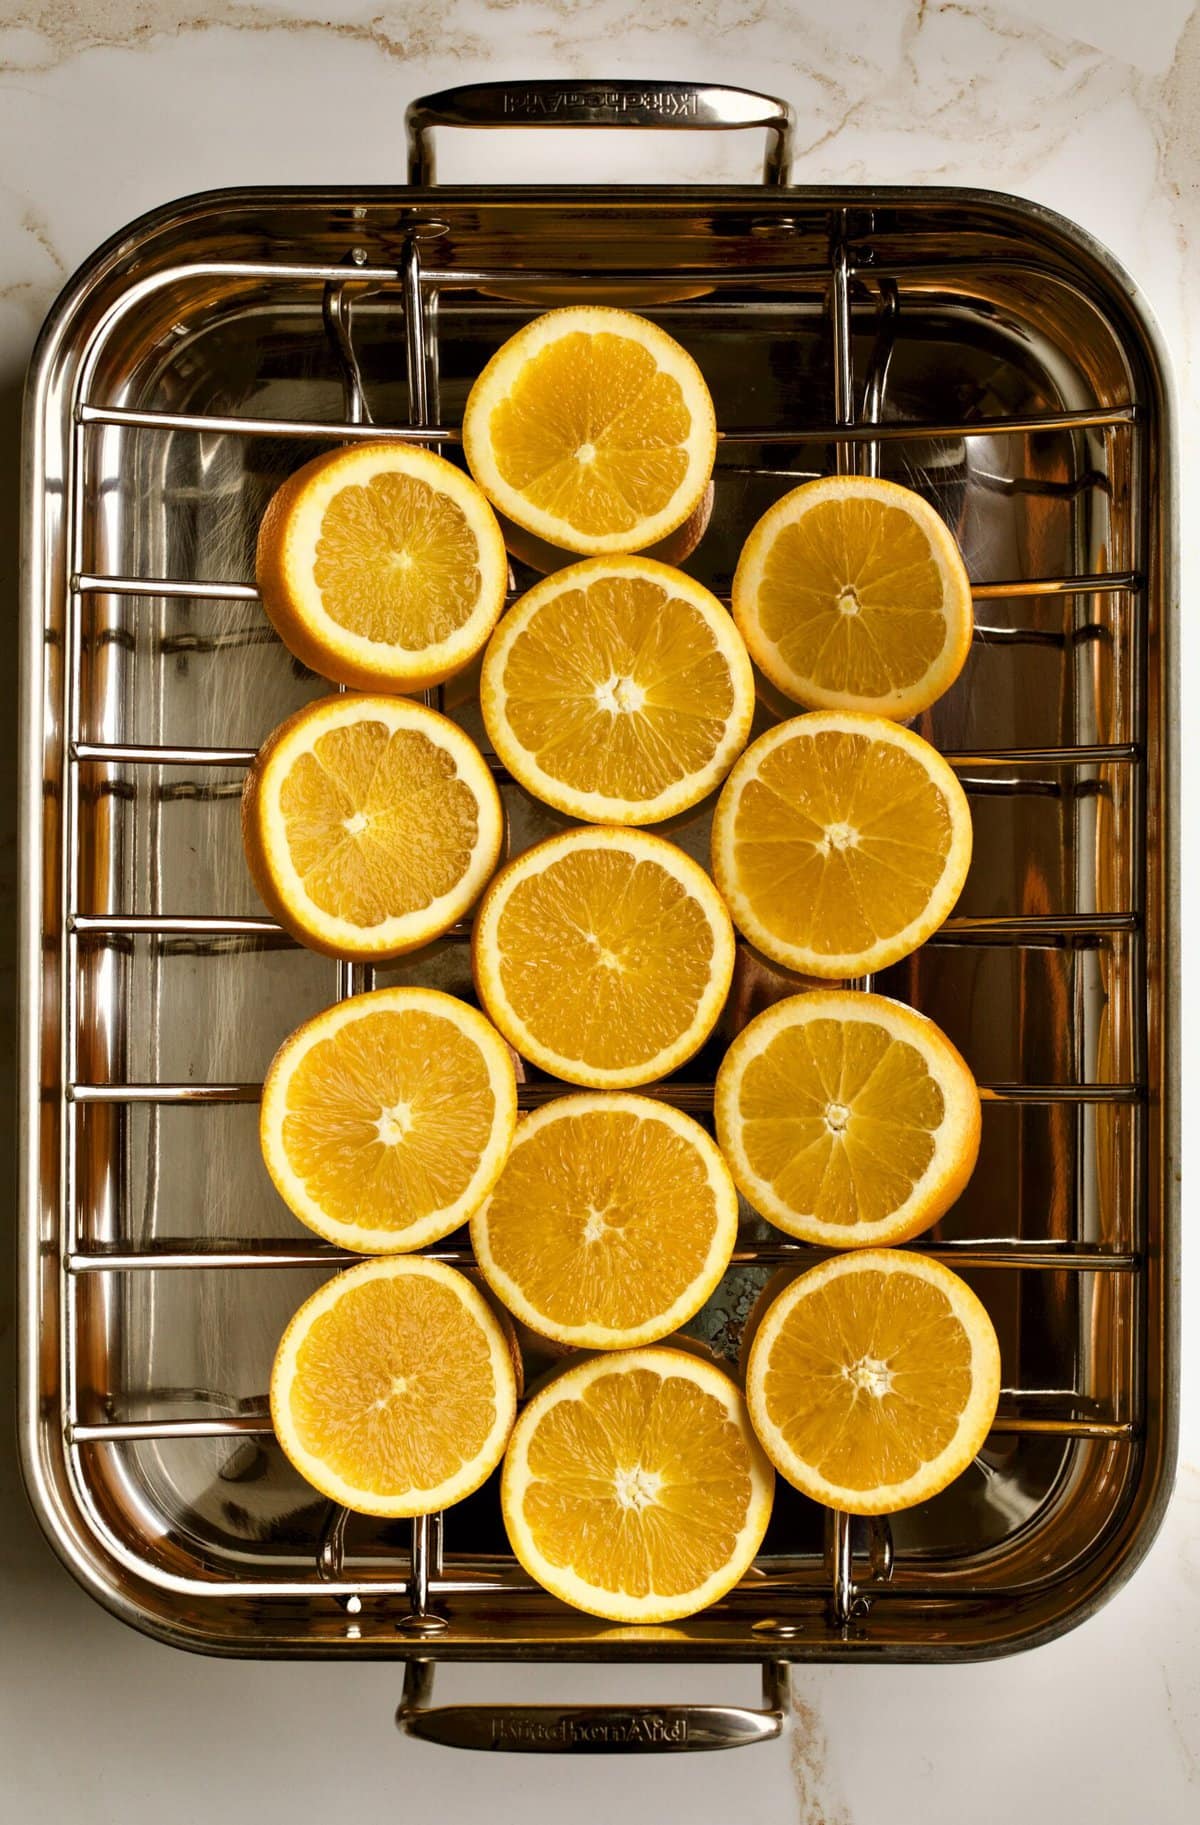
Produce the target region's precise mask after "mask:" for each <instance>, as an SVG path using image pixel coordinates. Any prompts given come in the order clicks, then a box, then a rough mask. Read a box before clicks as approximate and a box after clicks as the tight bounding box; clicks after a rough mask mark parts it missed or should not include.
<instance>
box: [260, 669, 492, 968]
mask: <svg viewBox="0 0 1200 1825" xmlns="http://www.w3.org/2000/svg"><path fill="white" fill-rule="evenodd" d="M242 835H243V838H244V841H245V848H246V860H247V862H248V864H249V867H250V873H251V875H252V876H253V878H254V885H255V886H256V887H257V889H258V891H259V893H260V895H261V896H262V899H263V901H264V902H265V904H266V906H267V908H268V909H269V911H270V912H271V913H272V914H273V915H274V916H275V918H277V919H278V920H279V923H280V924H281V925H282V926H284V927H285V928H286V930H288V931H289V932H291V934H292V936H293V937H294V938H298V939H299V940H300V942H301V943H302V944H308V945H310V946H311V947H312V948H313V949H314V950H319V951H325V952H327V953H328V954H329V955H330V956H335V957H359V958H363V959H367V960H370V959H378V958H385V957H398V956H400V955H402V954H403V953H404V952H405V951H410V950H416V949H417V948H418V947H419V946H420V945H422V944H428V943H429V941H430V939H432V938H436V937H438V936H439V935H440V934H441V933H442V932H444V931H445V930H446V929H447V928H448V927H449V926H451V925H453V924H454V921H455V920H456V919H459V918H461V917H462V915H463V913H465V912H466V911H467V909H468V907H470V906H471V905H472V904H473V902H474V901H475V900H476V899H477V898H478V896H479V894H480V892H481V891H482V889H483V887H484V886H485V884H486V882H487V880H488V878H489V877H490V875H491V873H492V871H493V869H494V868H495V866H496V863H497V862H498V861H499V859H500V850H501V847H502V845H503V841H504V821H503V816H502V813H501V809H500V794H499V793H498V792H497V790H496V782H495V780H494V779H493V778H492V775H491V772H490V770H489V768H488V765H487V762H486V761H485V760H484V758H483V756H482V755H481V754H480V752H479V750H478V748H477V747H476V746H475V744H474V743H473V742H472V741H471V740H470V739H469V737H468V736H466V735H464V734H463V732H462V730H461V729H460V728H458V726H457V725H456V724H455V723H452V722H450V721H449V720H448V719H447V718H446V717H445V716H439V715H438V714H437V712H436V711H435V710H428V709H426V708H425V706H424V705H423V704H419V703H407V702H405V701H404V699H403V698H398V697H351V696H347V697H324V698H322V699H321V700H320V701H319V702H318V703H312V704H309V705H308V706H307V707H306V708H305V709H303V710H300V711H298V712H297V713H296V715H295V716H292V717H290V718H289V719H288V721H287V722H285V723H283V724H281V726H280V727H279V728H278V729H276V730H275V732H274V734H273V735H271V736H270V737H269V738H268V739H267V741H266V742H265V743H264V744H263V746H262V747H261V748H260V750H259V752H258V757H257V759H256V760H255V762H254V765H253V767H252V768H251V769H250V773H249V776H248V777H247V780H246V789H245V793H244V795H243V799H242Z"/></svg>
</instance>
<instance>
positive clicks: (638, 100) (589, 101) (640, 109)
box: [504, 89, 700, 120]
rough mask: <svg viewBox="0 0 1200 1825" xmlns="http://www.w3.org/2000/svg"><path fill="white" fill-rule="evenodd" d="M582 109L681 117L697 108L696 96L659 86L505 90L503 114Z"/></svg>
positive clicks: (575, 111)
mask: <svg viewBox="0 0 1200 1825" xmlns="http://www.w3.org/2000/svg"><path fill="white" fill-rule="evenodd" d="M584 108H586V109H587V111H588V112H589V113H591V114H597V113H607V114H661V115H663V116H664V118H666V119H670V120H681V119H684V118H686V117H687V116H689V115H696V114H698V113H699V109H700V98H699V96H698V95H689V94H687V93H685V92H682V91H672V90H662V89H631V90H628V91H626V90H624V89H589V90H588V91H587V92H586V93H584V91H583V90H581V89H555V90H554V91H553V92H552V93H551V94H549V95H527V94H523V93H522V92H521V91H520V90H519V89H516V90H512V91H506V93H505V96H504V112H505V113H506V114H522V115H527V116H528V115H532V116H534V117H535V118H539V119H540V118H543V117H545V116H547V115H549V116H553V115H555V114H575V113H578V112H579V110H580V109H584Z"/></svg>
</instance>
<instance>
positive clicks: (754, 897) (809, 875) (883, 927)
mask: <svg viewBox="0 0 1200 1825" xmlns="http://www.w3.org/2000/svg"><path fill="white" fill-rule="evenodd" d="M712 862H713V874H714V875H715V877H716V881H717V885H718V887H719V888H720V889H721V892H722V894H723V895H724V896H725V901H726V904H727V905H728V907H729V910H730V912H731V913H732V914H733V918H734V922H735V923H736V925H737V926H738V928H739V930H740V931H742V932H744V933H745V935H746V937H747V938H749V940H750V942H751V943H752V944H755V945H757V946H758V948H759V950H761V951H763V952H764V953H765V954H766V955H767V956H768V957H770V958H772V959H773V960H774V961H775V962H776V963H782V964H783V965H784V966H785V967H786V968H788V969H793V970H798V971H800V972H801V973H802V974H803V975H807V976H821V977H842V976H865V975H868V974H869V973H870V972H871V971H873V970H880V969H883V968H884V967H885V966H886V965H887V964H889V963H895V962H897V961H898V960H899V959H900V958H901V957H906V956H907V955H908V954H909V952H910V951H914V950H916V948H917V946H918V945H920V944H923V943H924V942H925V940H926V938H928V937H929V935H930V933H931V932H934V931H936V930H937V928H938V926H939V925H941V924H942V922H943V920H944V919H946V918H947V916H948V915H949V913H950V910H951V908H952V907H953V905H954V902H955V901H956V900H957V898H958V896H959V893H960V892H961V890H962V885H963V882H964V881H965V879H966V876H967V869H968V867H969V866H970V862H971V813H970V809H969V807H968V805H967V798H966V794H965V793H964V791H963V789H962V787H961V786H960V785H959V783H958V780H957V779H956V778H955V776H954V774H953V772H952V771H951V769H950V768H949V767H948V766H947V764H946V762H945V761H944V760H943V759H942V757H941V755H940V754H939V753H938V752H937V750H936V749H934V748H931V747H930V746H929V743H928V742H926V741H922V740H921V738H920V736H919V735H913V734H911V733H910V731H909V730H907V729H902V728H899V727H898V726H897V725H896V724H895V723H894V722H889V721H887V720H886V719H884V718H883V717H879V716H861V715H857V714H854V713H852V712H850V711H832V710H827V711H822V712H819V713H815V714H813V715H810V716H797V717H794V718H793V719H792V720H791V721H790V722H783V723H780V724H778V725H777V727H775V728H774V729H769V730H768V731H767V733H766V734H765V735H760V736H759V738H758V740H757V741H756V742H754V743H752V744H751V746H750V747H749V748H747V750H746V752H745V754H743V756H742V758H741V760H740V761H738V763H737V765H736V766H735V767H734V769H733V771H732V773H731V774H730V775H729V778H728V779H727V780H726V782H725V785H724V786H723V788H722V790H721V796H720V799H719V800H718V801H717V809H716V815H715V816H714V818H713V830H712Z"/></svg>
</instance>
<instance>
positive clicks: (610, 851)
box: [472, 827, 734, 1090]
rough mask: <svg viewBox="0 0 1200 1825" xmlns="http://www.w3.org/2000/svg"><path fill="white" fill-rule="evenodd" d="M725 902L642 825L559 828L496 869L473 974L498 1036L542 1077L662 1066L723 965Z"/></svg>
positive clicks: (680, 1051)
mask: <svg viewBox="0 0 1200 1825" xmlns="http://www.w3.org/2000/svg"><path fill="white" fill-rule="evenodd" d="M733 957H734V939H733V927H732V925H731V924H730V922H729V914H728V913H727V912H726V910H725V907H724V905H723V903H722V901H721V896H720V895H719V894H718V892H717V890H716V888H715V887H714V886H713V884H712V882H711V881H710V880H709V878H708V876H707V875H706V874H705V872H704V870H703V869H702V868H701V867H700V866H699V865H698V864H697V863H696V862H693V861H692V859H691V857H690V856H687V855H684V853H683V851H682V850H681V849H677V848H676V847H675V845H674V844H673V843H668V842H665V841H664V840H663V838H662V837H659V836H651V835H650V834H649V832H647V831H645V830H617V829H606V828H604V827H598V828H595V829H580V830H567V831H564V832H563V834H562V835H561V836H553V837H549V838H548V839H547V840H546V841H545V842H544V843H538V844H537V845H536V846H535V847H534V848H532V849H527V850H526V851H525V853H524V854H523V855H519V856H518V857H517V858H516V860H515V861H513V862H510V863H509V864H508V867H507V868H504V869H502V870H501V871H500V873H499V874H498V875H497V876H496V879H495V881H493V883H492V885H491V887H490V888H489V890H488V892H487V894H486V895H485V896H484V900H483V903H482V905H481V906H480V908H479V912H478V915H477V917H476V920H475V932H474V939H473V942H472V961H473V964H474V971H475V984H476V987H477V988H478V990H479V996H480V999H481V1001H482V1002H483V1005H484V1007H485V1008H486V1010H487V1012H488V1014H490V1016H491V1018H492V1019H493V1020H494V1021H495V1023H496V1025H497V1026H498V1027H499V1029H500V1031H501V1032H502V1033H503V1034H504V1037H505V1038H506V1039H507V1040H508V1042H509V1044H510V1045H512V1046H515V1047H516V1049H517V1051H518V1052H520V1053H521V1054H522V1055H523V1056H524V1057H525V1058H528V1059H530V1060H531V1061H532V1062H533V1063H534V1064H536V1065H540V1066H541V1067H542V1069H543V1070H544V1071H549V1072H552V1073H553V1075H554V1076H555V1077H562V1078H565V1079H566V1080H567V1081H568V1082H569V1083H575V1084H585V1085H587V1086H589V1087H590V1088H594V1089H614V1090H615V1089H629V1088H632V1087H633V1086H634V1085H636V1084H648V1083H652V1082H653V1081H654V1080H655V1079H656V1078H659V1077H663V1076H665V1075H666V1074H667V1072H669V1071H674V1070H675V1069H676V1068H677V1067H678V1066H679V1065H681V1064H683V1063H684V1061H685V1060H686V1059H688V1058H690V1057H691V1056H692V1054H693V1053H694V1052H695V1051H697V1050H698V1049H699V1047H700V1046H701V1045H702V1044H703V1043H704V1041H705V1039H706V1038H707V1037H708V1035H709V1033H710V1032H711V1031H712V1029H713V1027H714V1026H715V1025H716V1022H717V1019H718V1016H719V1015H720V1012H721V1008H722V1006H723V1005H724V1001H725V997H726V995H727V994H728V992H729V984H730V982H731V981H732V978H733Z"/></svg>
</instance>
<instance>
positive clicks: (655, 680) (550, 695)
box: [479, 558, 754, 824]
mask: <svg viewBox="0 0 1200 1825" xmlns="http://www.w3.org/2000/svg"><path fill="white" fill-rule="evenodd" d="M479 696H480V706H481V708H482V710H483V720H484V724H485V726H486V728H487V732H488V735H489V736H490V738H491V742H492V746H493V747H494V748H495V750H496V752H497V754H498V755H499V756H500V758H501V760H502V761H503V762H504V764H505V766H506V767H507V768H508V770H509V772H510V773H512V775H513V776H514V778H515V779H517V780H519V781H520V783H521V785H523V786H524V787H525V788H526V789H527V790H528V791H529V792H532V793H533V794H534V795H535V796H536V797H537V798H540V799H543V800H544V801H545V802H546V804H548V805H553V806H555V807H556V808H557V809H558V810H559V811H565V812H567V813H568V814H569V815H570V816H572V817H579V818H587V819H589V820H590V821H592V822H593V823H610V824H653V823H656V822H658V821H659V820H660V819H662V818H667V817H674V816H675V815H676V813H677V812H680V811H684V810H686V809H687V808H688V806H690V805H694V804H696V803H697V802H698V801H699V800H700V799H702V798H704V797H705V795H706V794H707V793H709V792H711V791H712V790H713V788H714V787H715V786H718V785H719V784H720V782H721V781H722V780H723V779H724V777H725V775H726V774H727V773H728V771H729V769H730V767H731V766H732V765H733V763H734V761H735V760H736V759H737V757H738V755H739V754H740V753H741V751H742V749H743V747H744V746H745V743H746V738H747V736H748V735H749V733H750V723H751V719H752V717H753V715H754V674H753V672H752V671H751V669H750V661H749V659H748V657H747V656H746V649H745V647H744V646H743V645H742V640H741V636H740V635H739V633H738V631H737V629H736V627H735V626H734V625H733V622H732V621H731V620H730V618H729V616H728V615H727V614H726V612H725V610H724V609H723V608H722V606H721V604H720V603H719V602H718V601H717V598H716V597H715V596H713V595H710V594H709V592H708V590H706V589H702V588H701V586H700V585H699V584H698V583H693V582H692V580H691V578H690V577H685V576H684V575H683V573H682V572H681V571H678V570H670V569H668V568H667V566H666V565H665V564H657V563H655V562H654V561H653V560H652V559H650V558H592V559H589V560H588V561H587V562H586V563H583V564H574V565H572V566H571V567H570V568H569V569H567V570H561V571H559V572H558V574H557V575H556V576H553V577H550V578H548V579H547V581H546V582H544V583H539V584H537V585H536V587H535V588H533V589H531V590H530V591H529V593H528V595H525V596H522V598H521V600H520V601H519V602H518V603H516V605H515V606H514V607H513V608H512V609H510V611H509V613H508V614H507V615H505V617H504V619H503V621H501V623H500V625H499V627H498V628H497V629H496V632H495V633H494V634H493V635H492V639H491V642H490V644H489V646H488V649H487V654H486V656H485V658H484V662H483V674H482V679H481V683H480V692H479Z"/></svg>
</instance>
